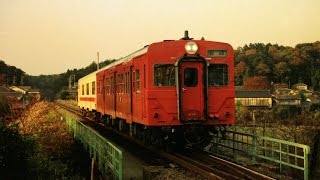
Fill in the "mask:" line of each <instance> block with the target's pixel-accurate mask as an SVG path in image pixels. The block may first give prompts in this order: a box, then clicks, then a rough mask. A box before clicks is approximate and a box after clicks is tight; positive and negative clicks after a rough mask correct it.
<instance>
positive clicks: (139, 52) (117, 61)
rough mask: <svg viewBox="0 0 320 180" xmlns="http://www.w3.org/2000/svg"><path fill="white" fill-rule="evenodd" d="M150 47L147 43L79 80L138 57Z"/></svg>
mask: <svg viewBox="0 0 320 180" xmlns="http://www.w3.org/2000/svg"><path fill="white" fill-rule="evenodd" d="M148 48H149V46H148V45H147V46H145V47H143V48H141V49H139V50H137V51H135V52H133V53H131V54H129V55H128V56H125V57H122V58H120V59H117V60H116V61H115V62H113V63H110V64H108V65H106V66H105V67H103V68H101V69H99V70H96V71H94V72H92V73H90V74H88V75H86V76H83V77H82V78H80V79H79V80H81V79H84V78H86V77H87V76H92V75H94V74H97V73H99V72H101V71H103V70H106V69H108V68H110V67H113V66H116V65H118V64H121V63H124V62H127V61H130V60H131V59H133V58H135V57H138V56H140V55H142V54H144V53H146V52H147V51H148Z"/></svg>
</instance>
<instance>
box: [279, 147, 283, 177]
mask: <svg viewBox="0 0 320 180" xmlns="http://www.w3.org/2000/svg"><path fill="white" fill-rule="evenodd" d="M279 153H280V154H279V171H280V173H282V143H280V147H279Z"/></svg>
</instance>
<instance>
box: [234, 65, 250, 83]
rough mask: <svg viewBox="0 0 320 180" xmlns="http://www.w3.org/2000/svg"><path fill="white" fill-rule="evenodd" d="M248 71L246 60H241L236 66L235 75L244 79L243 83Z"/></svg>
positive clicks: (241, 79)
mask: <svg viewBox="0 0 320 180" xmlns="http://www.w3.org/2000/svg"><path fill="white" fill-rule="evenodd" d="M247 71H248V66H247V64H246V63H245V62H243V61H241V62H239V63H238V64H237V65H236V67H235V76H236V77H237V78H238V79H239V80H240V81H242V84H243V82H244V77H245V76H246V73H247Z"/></svg>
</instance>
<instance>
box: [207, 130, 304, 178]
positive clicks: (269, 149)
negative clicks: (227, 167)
mask: <svg viewBox="0 0 320 180" xmlns="http://www.w3.org/2000/svg"><path fill="white" fill-rule="evenodd" d="M212 145H213V146H212V147H211V148H210V151H211V152H212V153H214V154H216V155H219V156H223V157H225V158H229V159H230V158H231V159H233V160H234V161H236V162H248V160H249V161H250V162H253V163H255V162H256V159H257V158H260V159H259V162H260V161H265V162H266V163H268V162H269V163H271V164H276V165H277V166H278V168H279V171H280V173H282V172H284V171H287V170H288V169H290V168H293V169H297V170H301V171H302V172H301V173H303V177H304V179H305V180H307V179H308V177H309V155H310V147H309V146H307V145H303V144H298V143H293V142H289V141H284V140H280V139H274V138H269V137H264V136H256V135H254V134H247V133H241V132H235V131H226V137H225V138H222V136H221V134H218V135H216V136H214V138H213V140H212Z"/></svg>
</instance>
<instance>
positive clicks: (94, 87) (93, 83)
mask: <svg viewBox="0 0 320 180" xmlns="http://www.w3.org/2000/svg"><path fill="white" fill-rule="evenodd" d="M91 90H92V95H95V94H96V82H95V81H92V88H91Z"/></svg>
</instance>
